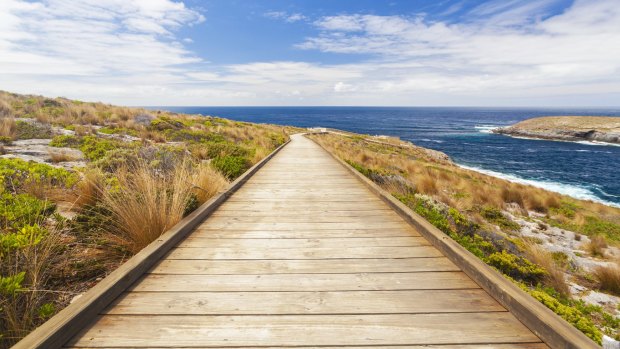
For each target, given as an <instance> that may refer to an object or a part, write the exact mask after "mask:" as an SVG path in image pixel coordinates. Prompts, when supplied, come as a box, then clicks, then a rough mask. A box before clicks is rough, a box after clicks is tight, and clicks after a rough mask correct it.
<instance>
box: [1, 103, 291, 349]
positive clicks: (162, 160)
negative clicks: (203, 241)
mask: <svg viewBox="0 0 620 349" xmlns="http://www.w3.org/2000/svg"><path fill="white" fill-rule="evenodd" d="M294 131H295V129H293V128H289V127H279V126H271V125H257V124H250V123H241V122H234V121H230V120H226V119H221V118H217V117H202V116H191V115H182V114H175V113H168V112H154V111H149V110H144V109H138V108H125V107H116V106H111V105H106V104H101V103H86V102H81V101H75V100H69V99H65V98H45V97H39V96H24V95H17V94H12V93H7V92H0V308H1V312H0V314H1V315H0V347H8V346H10V345H11V344H12V343H14V342H16V341H17V340H18V339H19V338H21V337H23V336H24V335H26V334H27V333H28V332H29V331H30V330H32V329H33V328H34V327H36V326H37V325H39V324H40V323H42V322H43V321H45V320H46V319H47V318H49V317H50V316H52V315H53V314H55V313H56V312H57V311H59V310H60V309H62V308H63V307H64V306H66V305H67V304H68V303H69V302H70V301H71V299H72V298H73V297H75V296H76V295H79V294H80V293H82V292H84V291H85V290H87V289H88V288H90V287H92V286H93V285H94V284H96V283H97V282H98V281H99V280H101V279H102V278H103V277H104V276H105V275H106V274H108V273H109V272H110V271H112V270H113V269H114V268H115V267H116V266H118V265H119V264H120V263H122V262H123V261H124V260H126V259H127V258H129V257H130V256H131V255H133V254H135V253H136V252H138V251H139V250H140V249H142V248H143V247H144V246H146V245H147V244H148V243H150V242H151V241H152V240H154V239H155V238H157V237H158V236H159V235H160V234H162V233H163V232H164V231H166V230H167V229H168V228H170V227H172V226H173V225H174V224H176V223H177V222H178V221H179V220H180V219H182V218H183V217H184V216H185V215H187V214H189V213H190V212H192V211H193V210H194V209H196V208H197V207H198V206H199V205H200V204H201V203H203V202H205V201H207V200H208V199H209V198H210V197H212V196H213V195H215V194H216V193H217V192H218V191H220V190H222V189H224V188H225V187H226V186H227V185H228V183H229V181H231V180H233V179H235V178H236V177H238V176H239V175H240V174H242V173H243V172H244V171H245V170H247V169H248V168H249V167H250V166H252V165H253V164H254V163H256V162H258V161H260V160H261V159H262V158H264V157H265V156H266V155H267V154H269V153H270V152H271V151H273V150H274V149H275V148H276V147H278V146H279V145H281V144H283V143H284V142H285V141H286V140H287V139H288V134H289V133H290V132H294Z"/></svg>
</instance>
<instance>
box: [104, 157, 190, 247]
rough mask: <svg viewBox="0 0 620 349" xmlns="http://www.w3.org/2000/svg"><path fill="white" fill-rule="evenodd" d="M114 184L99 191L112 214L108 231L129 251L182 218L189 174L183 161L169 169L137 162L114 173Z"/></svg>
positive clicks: (187, 197)
mask: <svg viewBox="0 0 620 349" xmlns="http://www.w3.org/2000/svg"><path fill="white" fill-rule="evenodd" d="M117 178H118V187H117V188H115V189H113V190H106V191H104V192H103V193H102V201H103V203H104V204H105V205H106V207H107V208H108V209H109V211H110V212H111V214H112V216H113V221H114V224H113V227H110V230H111V232H112V233H113V234H114V235H115V236H116V237H117V238H118V239H119V242H120V243H122V244H123V245H124V247H125V248H126V249H127V250H129V251H130V252H132V253H137V252H139V251H140V250H141V249H142V248H144V247H145V246H147V245H148V244H150V243H151V242H152V241H154V240H155V239H157V238H158V237H159V236H160V235H161V234H162V233H164V232H165V231H166V230H168V229H170V228H171V227H172V226H174V225H175V224H176V223H178V222H179V221H180V220H181V219H182V218H183V213H184V212H185V209H186V204H187V203H188V201H189V200H190V198H191V195H192V189H193V185H192V184H191V182H192V179H193V173H192V169H191V166H190V165H189V163H188V162H187V161H183V162H180V163H179V164H178V165H177V166H175V167H174V168H173V169H172V170H171V171H169V172H163V171H160V170H157V169H155V168H153V167H151V166H150V165H149V164H148V163H146V162H142V161H140V162H138V164H137V165H134V166H132V167H129V168H128V167H126V168H121V169H119V171H118V172H117Z"/></svg>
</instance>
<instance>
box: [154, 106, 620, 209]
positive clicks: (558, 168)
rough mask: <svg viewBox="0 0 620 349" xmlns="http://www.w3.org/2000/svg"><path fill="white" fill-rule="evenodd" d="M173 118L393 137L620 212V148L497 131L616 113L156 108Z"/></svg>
mask: <svg viewBox="0 0 620 349" xmlns="http://www.w3.org/2000/svg"><path fill="white" fill-rule="evenodd" d="M156 109H165V110H170V111H173V112H181V113H190V114H203V115H214V116H221V117H224V118H229V119H233V120H239V121H249V122H258V123H273V124H281V125H293V126H299V127H314V126H321V127H330V128H337V129H341V130H346V131H351V132H357V133H365V134H371V135H389V136H397V137H400V138H401V139H403V140H408V141H411V142H413V143H415V144H417V145H419V146H422V147H426V148H432V149H436V150H439V151H442V152H445V153H446V154H448V155H449V156H450V157H451V158H452V159H453V160H454V161H455V162H456V163H457V164H459V165H462V166H464V167H468V168H471V169H475V170H477V171H481V172H485V173H487V174H491V175H495V176H499V177H503V178H506V179H510V180H513V181H518V182H523V183H529V184H532V185H536V186H540V187H544V188H546V189H549V190H553V191H557V192H561V193H563V194H567V195H571V196H573V197H577V198H581V199H590V200H596V201H600V202H605V203H607V204H611V205H614V206H619V207H620V146H612V145H595V144H586V143H574V142H554V141H544V140H532V139H518V138H511V137H507V136H502V135H496V134H492V133H489V131H488V130H489V129H490V128H493V127H497V126H506V125H510V124H514V123H516V122H518V121H520V120H524V119H528V118H532V117H536V116H546V115H602V116H618V117H620V109H551V108H537V109H533V108H444V107H157V108H156Z"/></svg>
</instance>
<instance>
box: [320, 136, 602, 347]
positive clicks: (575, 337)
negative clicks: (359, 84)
mask: <svg viewBox="0 0 620 349" xmlns="http://www.w3.org/2000/svg"><path fill="white" fill-rule="evenodd" d="M309 133H310V134H325V133H332V132H330V131H327V132H309ZM315 143H316V144H318V145H319V146H320V147H321V148H323V149H324V150H325V151H326V152H327V153H329V154H330V155H331V157H332V158H334V159H335V160H336V161H338V162H339V163H340V164H341V165H342V166H344V167H345V168H346V169H347V170H348V171H349V172H351V173H352V174H353V175H354V176H355V177H356V178H357V179H358V180H359V181H361V182H362V183H363V184H364V185H365V186H366V187H367V188H368V189H370V191H372V192H373V193H375V195H377V196H378V197H379V198H381V200H383V201H384V202H385V203H386V204H388V206H390V207H391V208H392V209H393V210H394V211H396V213H398V215H400V216H401V217H402V218H403V219H405V221H407V222H408V223H409V224H411V225H412V226H414V227H415V228H416V229H417V230H418V231H419V232H420V234H422V236H424V237H425V238H427V239H428V240H429V241H430V243H431V244H432V245H433V246H434V247H435V248H437V249H438V250H440V251H441V252H442V253H443V254H444V255H445V256H446V257H448V258H449V259H450V260H451V261H452V262H453V263H454V264H456V265H457V266H459V267H460V268H462V269H463V271H464V272H465V273H466V274H467V275H468V276H469V277H470V278H472V279H473V280H474V281H475V282H476V283H477V284H478V285H480V287H482V288H483V289H484V290H485V291H487V292H488V293H489V294H490V295H491V296H492V297H493V298H495V299H496V300H497V301H498V302H499V303H500V304H501V305H502V306H504V307H505V308H506V309H508V311H510V312H511V313H512V314H513V315H514V316H515V317H516V318H517V319H518V320H519V321H521V322H522V323H523V324H524V325H525V326H526V327H527V328H529V329H530V330H531V331H532V332H533V333H534V334H535V335H536V336H538V337H539V338H540V339H541V340H542V341H543V342H545V344H547V345H548V346H549V347H551V348H558V349H559V348H562V349H590V348H591V349H595V348H598V349H600V348H601V347H600V346H598V345H597V344H596V343H595V342H594V341H592V340H591V339H590V338H588V337H587V336H586V335H584V334H583V333H582V332H581V331H579V330H577V329H576V328H575V327H573V326H572V325H571V324H569V323H568V322H566V321H565V320H564V319H562V318H561V317H560V316H558V315H557V314H555V313H554V312H553V311H551V310H550V309H548V308H547V307H545V306H544V305H543V304H542V303H540V302H539V301H537V300H536V299H534V298H533V297H532V296H530V295H529V294H527V293H525V292H524V291H523V290H521V289H520V288H519V287H518V286H517V285H515V284H514V283H512V282H510V281H509V280H507V279H506V278H505V277H504V276H503V275H501V274H500V273H499V272H498V271H497V270H495V269H493V268H491V267H490V266H489V265H487V264H486V263H484V262H483V261H481V260H480V259H479V258H478V257H476V256H474V255H473V254H471V253H470V252H469V251H467V250H466V249H465V248H464V247H463V246H461V245H459V244H458V243H457V242H456V241H454V240H453V239H452V238H450V237H449V236H447V235H446V234H444V233H443V232H442V231H441V230H439V229H437V228H436V227H435V226H434V225H432V224H430V223H429V222H428V221H427V220H426V219H424V218H423V217H422V216H420V215H418V214H417V213H415V212H413V211H412V210H411V209H410V208H409V207H408V206H406V205H405V204H403V203H402V202H400V201H398V200H397V199H396V198H394V197H393V196H392V195H391V194H390V193H388V192H387V191H385V190H383V189H382V188H381V187H379V186H378V185H377V184H375V183H374V182H373V181H371V180H370V179H368V178H367V177H366V176H364V175H363V174H361V173H360V172H358V171H357V170H356V169H355V168H353V167H351V165H349V164H347V163H346V162H345V161H343V160H342V159H340V158H339V157H337V156H336V155H335V154H333V153H332V152H331V151H329V150H328V149H326V148H325V147H323V146H322V145H321V144H319V143H318V142H315Z"/></svg>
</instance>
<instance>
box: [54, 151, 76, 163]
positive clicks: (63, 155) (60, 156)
mask: <svg viewBox="0 0 620 349" xmlns="http://www.w3.org/2000/svg"><path fill="white" fill-rule="evenodd" d="M49 156H50V160H51V161H52V162H53V163H55V164H57V163H59V162H68V161H76V160H78V159H79V158H78V157H76V156H75V155H73V154H71V153H68V152H66V151H62V150H52V151H50V152H49Z"/></svg>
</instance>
